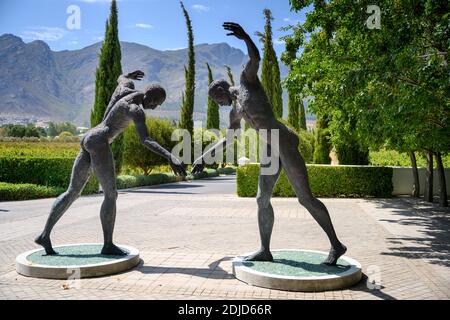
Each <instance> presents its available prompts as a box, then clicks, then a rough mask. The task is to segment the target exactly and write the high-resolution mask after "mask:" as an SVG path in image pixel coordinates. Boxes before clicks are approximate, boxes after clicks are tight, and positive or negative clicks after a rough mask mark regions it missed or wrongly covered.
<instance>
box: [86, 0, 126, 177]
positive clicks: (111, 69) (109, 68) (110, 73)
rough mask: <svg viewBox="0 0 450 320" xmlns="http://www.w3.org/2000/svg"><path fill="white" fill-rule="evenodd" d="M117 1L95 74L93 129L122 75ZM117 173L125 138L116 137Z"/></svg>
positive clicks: (113, 3)
mask: <svg viewBox="0 0 450 320" xmlns="http://www.w3.org/2000/svg"><path fill="white" fill-rule="evenodd" d="M117 14H118V12H117V3H116V0H113V1H112V2H111V12H110V16H109V19H108V21H107V22H106V31H105V39H104V40H103V44H102V48H101V50H100V56H99V62H98V67H97V70H96V73H95V100H94V106H93V108H92V111H91V127H95V126H96V125H98V124H99V123H100V122H102V120H103V117H104V116H105V111H106V107H107V106H108V103H109V101H110V99H111V96H112V94H113V93H114V90H115V89H116V87H117V78H119V76H120V75H121V74H122V64H121V58H122V54H121V50H120V41H119V30H118V16H117ZM112 151H113V155H114V161H115V166H116V171H117V172H120V169H121V167H122V161H123V136H122V135H119V136H118V137H116V139H115V140H114V142H113V144H112Z"/></svg>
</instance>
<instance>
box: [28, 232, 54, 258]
mask: <svg viewBox="0 0 450 320" xmlns="http://www.w3.org/2000/svg"><path fill="white" fill-rule="evenodd" d="M34 242H35V243H36V244H38V245H40V246H42V247H44V250H45V253H46V254H48V255H54V254H58V253H57V252H56V251H55V250H53V247H52V242H51V241H50V237H44V236H42V235H40V236H39V237H37V238H36V239H34Z"/></svg>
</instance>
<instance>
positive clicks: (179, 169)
mask: <svg viewBox="0 0 450 320" xmlns="http://www.w3.org/2000/svg"><path fill="white" fill-rule="evenodd" d="M169 164H170V167H171V168H172V170H173V173H175V175H177V176H182V177H186V176H187V173H186V169H184V165H183V163H182V162H181V161H180V160H178V159H177V158H175V157H173V156H172V157H171V158H170V160H169Z"/></svg>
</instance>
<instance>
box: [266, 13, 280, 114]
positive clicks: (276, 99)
mask: <svg viewBox="0 0 450 320" xmlns="http://www.w3.org/2000/svg"><path fill="white" fill-rule="evenodd" d="M263 12H264V16H265V18H266V25H265V27H264V36H263V39H262V40H263V42H264V55H263V61H262V73H261V83H262V85H263V87H264V90H265V92H266V94H267V97H268V98H269V101H270V103H271V105H272V108H273V113H274V115H275V117H277V118H281V117H282V116H283V98H282V94H283V90H282V88H281V79H280V67H279V65H278V58H277V54H276V52H275V50H274V49H273V41H272V20H273V17H272V12H271V11H270V10H269V9H264V11H263Z"/></svg>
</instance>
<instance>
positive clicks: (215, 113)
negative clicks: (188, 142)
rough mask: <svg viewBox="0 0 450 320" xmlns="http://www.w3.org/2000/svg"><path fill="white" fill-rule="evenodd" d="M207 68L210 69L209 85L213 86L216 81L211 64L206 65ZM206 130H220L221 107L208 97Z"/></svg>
mask: <svg viewBox="0 0 450 320" xmlns="http://www.w3.org/2000/svg"><path fill="white" fill-rule="evenodd" d="M206 68H207V69H208V84H211V83H212V82H213V81H214V79H213V75H212V70H211V67H210V66H209V63H206ZM206 129H217V130H218V129H220V115H219V105H218V104H217V103H215V102H214V100H213V99H211V97H208V110H207V114H206Z"/></svg>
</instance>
